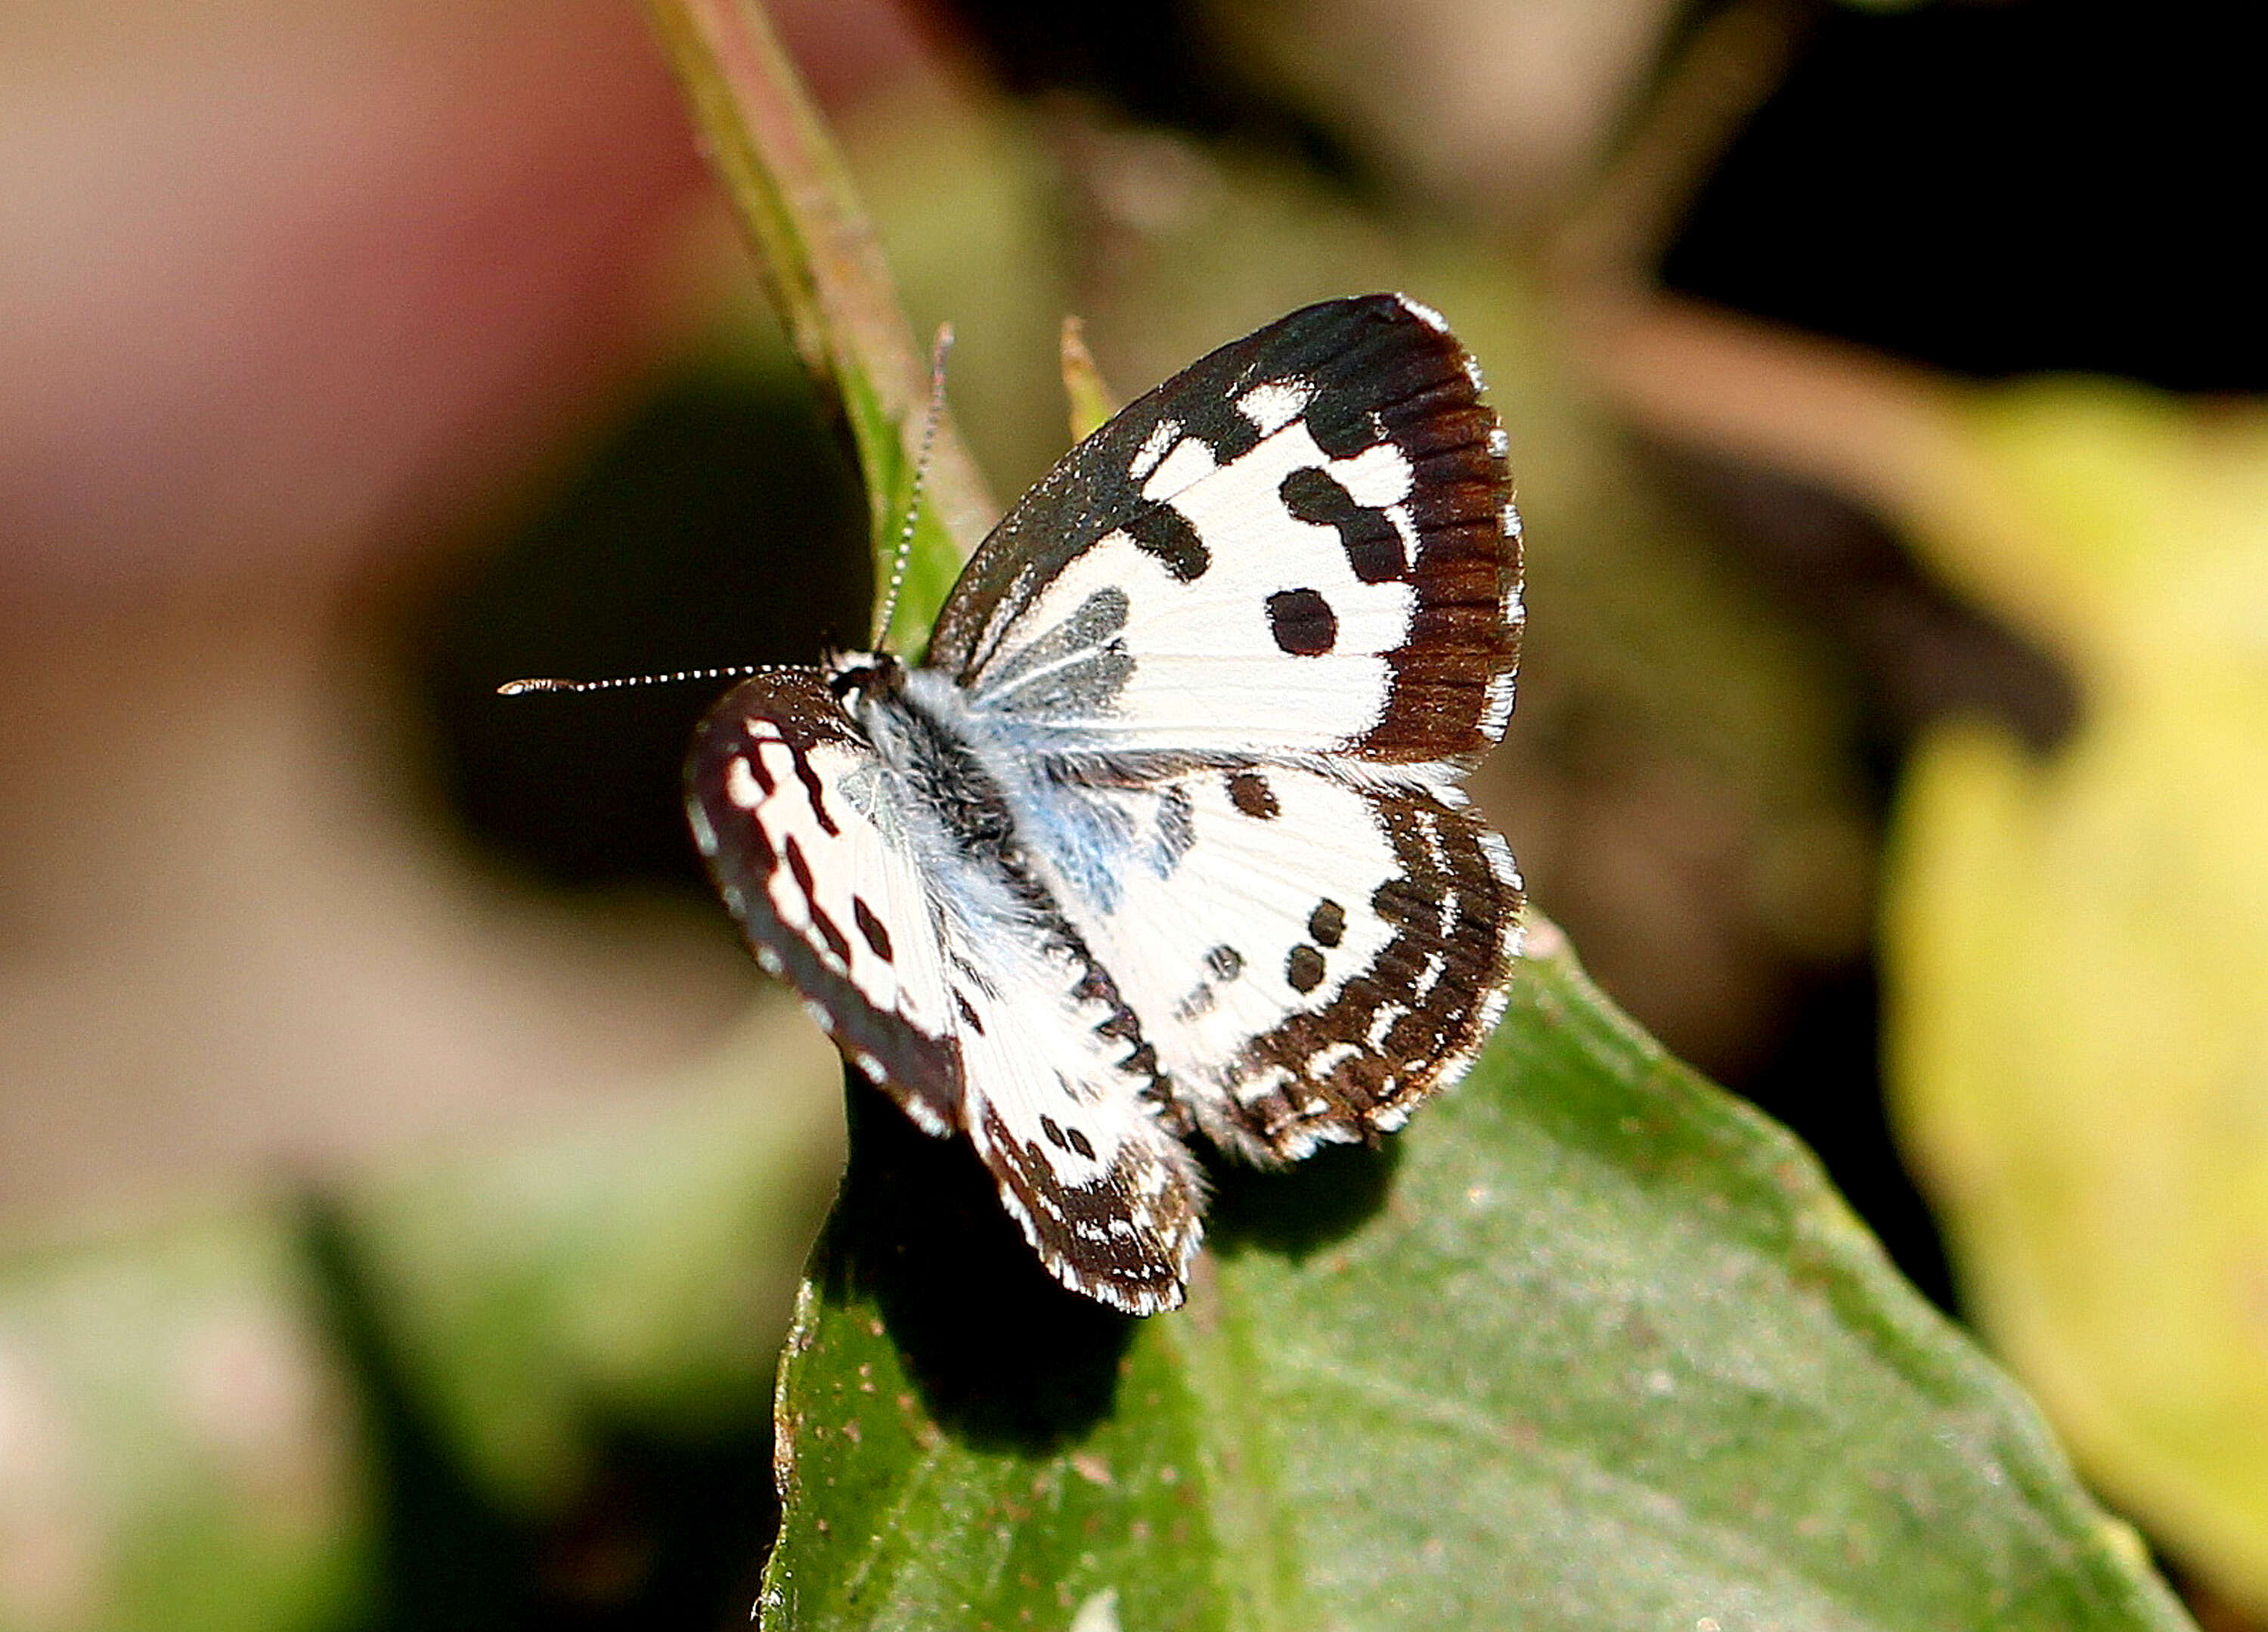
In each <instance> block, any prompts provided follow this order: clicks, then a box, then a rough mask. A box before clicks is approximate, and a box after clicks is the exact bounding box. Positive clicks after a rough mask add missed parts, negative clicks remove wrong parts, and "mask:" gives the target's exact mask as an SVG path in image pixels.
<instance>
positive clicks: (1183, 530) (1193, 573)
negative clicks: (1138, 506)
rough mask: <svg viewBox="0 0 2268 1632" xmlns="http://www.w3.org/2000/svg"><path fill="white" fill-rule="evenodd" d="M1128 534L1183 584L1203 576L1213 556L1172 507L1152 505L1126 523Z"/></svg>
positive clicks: (1194, 531) (1195, 532)
mask: <svg viewBox="0 0 2268 1632" xmlns="http://www.w3.org/2000/svg"><path fill="white" fill-rule="evenodd" d="M1126 532H1127V533H1128V535H1129V536H1130V537H1131V538H1132V539H1133V540H1134V542H1135V543H1136V545H1138V547H1139V548H1141V549H1142V550H1143V551H1144V552H1145V554H1148V555H1154V556H1156V557H1157V558H1158V560H1159V562H1160V563H1161V564H1162V565H1163V566H1164V567H1165V569H1166V570H1167V571H1168V572H1170V573H1172V574H1173V575H1174V577H1176V578H1177V579H1179V580H1180V581H1181V582H1182V583H1184V584H1187V583H1189V581H1190V580H1191V579H1193V578H1199V577H1204V570H1205V569H1206V568H1207V567H1210V566H1211V565H1212V552H1211V550H1209V549H1207V548H1205V544H1204V540H1203V539H1201V538H1199V537H1198V536H1197V528H1196V526H1193V525H1192V524H1191V523H1190V521H1189V518H1188V517H1186V516H1184V515H1182V512H1181V511H1178V510H1175V508H1174V507H1173V506H1172V505H1170V504H1151V505H1148V506H1145V508H1144V509H1142V510H1140V511H1137V512H1136V513H1135V514H1134V515H1133V516H1132V517H1131V518H1129V519H1128V521H1127V523H1126Z"/></svg>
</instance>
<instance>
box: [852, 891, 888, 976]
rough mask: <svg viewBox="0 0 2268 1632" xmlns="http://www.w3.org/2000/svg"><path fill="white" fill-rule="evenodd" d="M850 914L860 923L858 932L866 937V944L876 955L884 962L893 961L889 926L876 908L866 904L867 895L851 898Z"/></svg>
mask: <svg viewBox="0 0 2268 1632" xmlns="http://www.w3.org/2000/svg"><path fill="white" fill-rule="evenodd" d="M851 918H852V919H853V920H854V921H856V922H857V923H858V933H859V934H861V935H863V936H865V937H866V945H869V946H871V947H873V949H874V956H876V957H877V958H880V959H881V960H882V961H883V962H884V963H888V962H889V961H891V957H890V931H889V928H888V926H887V925H886V924H885V923H883V922H882V920H881V919H880V916H878V915H876V913H875V911H874V909H873V908H872V907H869V906H868V905H866V898H865V896H863V895H854V896H852V897H851Z"/></svg>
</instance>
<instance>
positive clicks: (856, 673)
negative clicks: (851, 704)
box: [827, 651, 899, 699]
mask: <svg viewBox="0 0 2268 1632" xmlns="http://www.w3.org/2000/svg"><path fill="white" fill-rule="evenodd" d="M898 666H899V665H898V660H897V659H896V658H894V657H892V656H891V655H890V654H889V653H888V652H887V651H881V652H876V653H875V654H874V655H873V657H872V658H868V659H867V660H866V661H865V662H864V663H857V664H853V665H851V666H850V667H849V668H846V669H843V670H842V671H841V672H839V673H836V674H833V675H830V676H829V677H828V681H827V689H828V690H829V691H830V692H833V693H834V694H835V695H836V698H837V699H841V698H844V697H848V696H849V695H851V693H853V692H865V691H875V690H882V691H887V690H888V689H890V688H891V687H893V686H895V684H896V682H897V677H898Z"/></svg>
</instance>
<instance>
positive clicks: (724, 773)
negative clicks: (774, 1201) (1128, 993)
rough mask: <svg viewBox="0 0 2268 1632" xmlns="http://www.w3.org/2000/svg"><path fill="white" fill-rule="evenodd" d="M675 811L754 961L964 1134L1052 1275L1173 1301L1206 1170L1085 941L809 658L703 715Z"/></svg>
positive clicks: (924, 1121) (920, 1104)
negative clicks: (683, 813) (846, 708)
mask: <svg viewBox="0 0 2268 1632" xmlns="http://www.w3.org/2000/svg"><path fill="white" fill-rule="evenodd" d="M688 782H689V786H688V796H689V797H688V801H687V802H688V807H689V810H690V812H691V813H692V822H693V829H694V834H695V838H696V842H698V844H699V846H700V849H701V851H702V854H703V856H704V857H705V858H706V859H707V861H708V864H709V867H710V871H711V875H712V876H713V877H714V878H715V879H716V881H717V885H718V889H719V890H720V891H721V893H723V895H724V897H725V902H726V904H727V905H728V906H729V907H730V908H732V910H733V915H734V916H735V917H736V918H738V919H739V920H740V925H741V928H742V930H744V932H745V933H746V935H747V938H748V942H749V945H751V947H752V948H753V949H754V950H755V955H756V958H757V960H758V961H759V962H760V963H761V964H762V966H763V967H764V968H765V969H766V970H768V971H769V972H770V973H771V974H775V975H777V976H779V977H781V978H783V979H784V980H785V981H788V983H789V984H791V985H792V986H793V987H794V988H795V989H797V990H798V991H799V992H800V993H801V994H802V995H803V996H804V998H805V1000H806V1005H807V1006H808V1007H809V1009H810V1010H811V1012H812V1014H813V1017H814V1018H815V1019H817V1020H818V1021H819V1023H820V1024H821V1026H823V1027H824V1028H825V1029H826V1030H827V1031H828V1033H829V1034H830V1035H831V1036H832V1037H833V1038H834V1039H835V1040H836V1045H837V1046H838V1047H839V1048H841V1049H842V1050H843V1057H844V1058H845V1059H846V1060H848V1061H849V1062H851V1064H852V1065H854V1066H855V1067H857V1068H858V1070H861V1071H862V1072H864V1073H865V1076H867V1077H869V1078H870V1079H872V1080H873V1081H874V1082H876V1083H878V1084H880V1085H882V1086H883V1087H884V1088H885V1089H887V1091H888V1092H890V1093H891V1094H892V1095H893V1097H895V1099H897V1100H898V1102H899V1103H900V1104H901V1105H902V1106H904V1108H905V1109H906V1111H907V1112H908V1113H909V1114H910V1115H911V1116H912V1117H913V1119H914V1120H915V1121H916V1122H917V1123H918V1124H919V1125H920V1126H921V1127H922V1128H924V1129H926V1130H927V1131H929V1132H931V1133H932V1134H940V1135H942V1134H946V1133H950V1132H954V1131H964V1132H966V1133H967V1134H968V1136H969V1139H970V1142H971V1143H972V1144H974V1146H975V1147H976V1152H977V1154H978V1156H979V1157H981V1158H983V1161H984V1163H985V1165H986V1166H987V1167H988V1168H990V1170H991V1172H992V1173H993V1176H994V1178H995V1180H997V1181H998V1185H999V1187H1000V1194H1001V1200H1002V1202H1004V1204H1005V1206H1006V1208H1007V1209H1008V1212H1009V1213H1010V1215H1011V1216H1012V1217H1014V1218H1015V1220H1016V1221H1017V1223H1018V1224H1019V1225H1020V1227H1021V1228H1022V1230H1023V1232H1024V1234H1025V1236H1026V1238H1027V1239H1028V1240H1029V1241H1030V1242H1031V1244H1032V1246H1033V1247H1034V1248H1035V1251H1036V1252H1037V1253H1039V1256H1040V1258H1041V1260H1042V1262H1043V1263H1045V1264H1046V1265H1047V1267H1048V1268H1049V1270H1050V1271H1051V1272H1052V1273H1053V1274H1054V1275H1056V1277H1057V1279H1058V1280H1060V1281H1062V1282H1063V1283H1064V1284H1066V1285H1068V1286H1070V1287H1071V1288H1072V1289H1073V1290H1078V1291H1081V1292H1084V1293H1086V1295H1088V1296H1089V1297H1093V1298H1100V1299H1101V1301H1103V1302H1105V1303H1108V1304H1110V1305H1113V1306H1115V1307H1117V1308H1120V1309H1124V1310H1127V1311H1129V1312H1133V1313H1138V1314H1148V1313H1152V1312H1155V1311H1157V1310H1160V1309H1163V1308H1168V1307H1170V1306H1172V1305H1175V1304H1177V1303H1179V1302H1180V1301H1181V1289H1182V1283H1183V1282H1184V1280H1185V1279H1186V1277H1187V1275H1188V1270H1189V1260H1190V1258H1191V1256H1192V1255H1193V1254H1194V1253H1195V1252H1196V1250H1197V1239H1198V1236H1199V1233H1200V1224H1199V1215H1200V1205H1201V1199H1202V1198H1201V1192H1200V1187H1199V1183H1198V1180H1197V1168H1196V1164H1195V1163H1194V1161H1193V1160H1192V1159H1191V1158H1190V1156H1189V1151H1188V1150H1187V1149H1186V1148H1185V1147H1184V1146H1183V1145H1182V1143H1181V1142H1180V1140H1179V1139H1177V1138H1176V1137H1175V1136H1174V1134H1173V1132H1172V1131H1171V1130H1170V1129H1169V1128H1167V1126H1166V1125H1165V1124H1164V1123H1162V1122H1161V1121H1160V1119H1159V1116H1158V1114H1157V1110H1156V1107H1157V1106H1159V1105H1160V1103H1162V1093H1163V1090H1162V1087H1161V1085H1160V1074H1159V1072H1158V1070H1157V1067H1156V1063H1155V1055H1154V1053H1153V1052H1152V1051H1150V1050H1149V1049H1147V1048H1145V1046H1144V1043H1143V1040H1142V1038H1141V1036H1140V1034H1139V1031H1138V1026H1137V1025H1136V1023H1135V1021H1134V1019H1133V1017H1132V1016H1131V1014H1130V1012H1129V1011H1128V1010H1127V1008H1126V1006H1125V1004H1124V1003H1123V1002H1122V1001H1121V1000H1120V998H1119V996H1118V995H1117V992H1116V987H1115V986H1114V984H1113V983H1112V981H1110V979H1109V977H1108V974H1105V973H1103V972H1101V970H1100V969H1099V968H1098V967H1097V966H1096V964H1095V962H1094V959H1093V957H1092V955H1091V954H1090V953H1089V952H1088V951H1087V948H1086V945H1085V943H1084V941H1083V940H1082V939H1081V937H1079V935H1078V934H1077V932H1076V931H1075V930H1071V928H1070V927H1069V926H1068V924H1067V923H1065V922H1064V920H1063V919H1062V917H1061V915H1060V914H1058V913H1056V912H1055V911H1054V910H1053V909H1052V906H1051V903H1049V902H1048V901H1046V900H1044V899H1043V898H1042V897H1039V896H1037V895H1035V893H1033V892H1031V891H1030V890H1029V889H1028V888H1027V887H1020V886H1021V885H1022V884H1023V882H1024V881H1023V880H1021V879H1020V878H1019V877H1018V876H1017V875H1015V874H1014V873H1013V871H1003V870H1002V869H1001V868H1000V867H999V866H998V865H997V864H995V863H994V862H993V861H992V860H991V859H990V858H988V857H987V856H984V855H983V854H982V853H980V852H979V851H978V850H977V849H974V848H973V847H972V846H971V845H970V844H969V843H968V842H966V839H965V837H964V836H956V835H955V834H953V833H952V832H951V831H949V830H948V829H947V827H946V826H945V824H944V822H943V821H942V820H941V819H940V817H939V812H938V810H937V808H936V807H935V805H934V803H933V802H932V800H930V799H927V798H924V794H923V793H922V791H921V790H919V789H917V787H916V786H914V785H913V784H912V783H911V782H910V781H909V779H908V778H906V777H905V776H902V775H901V774H900V772H899V771H898V770H897V769H896V768H894V767H893V766H892V765H890V764H889V763H887V762H886V761H885V760H884V759H883V758H882V757H881V756H880V755H879V754H877V753H876V752H875V750H874V748H873V746H872V745H871V744H870V743H869V742H868V741H866V740H865V739H864V738H863V737H862V736H861V735H860V734H859V733H858V731H857V730H856V729H855V728H854V727H853V725H852V724H851V721H850V720H849V718H848V717H846V716H845V715H844V713H843V709H842V708H841V706H840V705H839V704H838V703H837V702H836V699H835V697H834V696H833V695H832V694H831V693H830V691H829V690H828V685H827V682H826V680H825V678H824V677H823V676H822V675H821V673H819V672H818V671H815V670H780V671H777V672H774V673H769V674H765V675H762V676H760V677H758V678H757V679H755V680H748V681H747V682H745V683H744V684H742V685H741V686H740V687H737V688H735V689H734V690H733V692H732V693H731V694H730V695H727V696H726V697H725V700H724V701H723V702H720V703H719V704H718V706H717V708H716V709H713V710H712V711H711V714H710V716H709V717H708V718H707V719H706V720H704V721H703V724H702V725H701V728H700V730H699V731H698V733H697V734H696V738H695V742H694V748H693V752H692V755H691V758H690V759H689V762H688Z"/></svg>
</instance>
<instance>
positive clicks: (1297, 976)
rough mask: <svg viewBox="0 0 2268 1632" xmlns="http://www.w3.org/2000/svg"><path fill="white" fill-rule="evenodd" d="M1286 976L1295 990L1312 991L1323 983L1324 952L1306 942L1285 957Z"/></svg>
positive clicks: (1286, 979) (1295, 947)
mask: <svg viewBox="0 0 2268 1632" xmlns="http://www.w3.org/2000/svg"><path fill="white" fill-rule="evenodd" d="M1284 978H1285V981H1289V982H1290V983H1291V987H1292V990H1293V991H1295V992H1311V991H1313V990H1314V989H1315V988H1317V987H1318V986H1321V985H1322V983H1323V954H1322V953H1321V952H1317V951H1316V950H1315V949H1314V947H1312V946H1310V945H1307V943H1306V942H1304V941H1303V942H1301V943H1300V945H1297V946H1294V947H1293V948H1292V954H1291V956H1290V957H1288V958H1286V959H1284Z"/></svg>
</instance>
